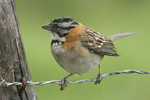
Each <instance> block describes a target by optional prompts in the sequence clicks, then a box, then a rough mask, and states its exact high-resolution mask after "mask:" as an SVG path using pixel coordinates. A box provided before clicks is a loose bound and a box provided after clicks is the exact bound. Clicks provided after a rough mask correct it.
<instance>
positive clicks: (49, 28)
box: [41, 23, 51, 30]
mask: <svg viewBox="0 0 150 100" xmlns="http://www.w3.org/2000/svg"><path fill="white" fill-rule="evenodd" d="M41 28H43V29H46V30H51V26H50V23H48V24H46V25H43V26H42V27H41Z"/></svg>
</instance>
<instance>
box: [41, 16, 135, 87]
mask: <svg viewBox="0 0 150 100" xmlns="http://www.w3.org/2000/svg"><path fill="white" fill-rule="evenodd" d="M42 28H43V29H46V30H49V31H50V35H51V38H52V41H51V52H52V55H53V57H54V58H55V60H56V62H57V63H58V64H59V65H60V66H61V67H62V68H63V69H64V70H66V71H67V72H69V73H70V74H69V75H68V76H65V77H63V78H62V79H61V81H60V84H59V85H60V86H61V88H60V90H64V89H65V86H66V87H67V78H68V77H70V76H71V75H74V74H78V75H82V74H84V73H87V72H90V71H91V70H93V69H94V68H95V67H97V66H98V68H99V73H98V76H97V78H96V81H95V84H97V83H100V82H101V80H102V74H101V69H100V62H101V60H102V59H103V58H104V56H105V55H107V56H119V55H120V54H119V53H118V52H117V51H116V50H115V49H116V48H115V46H114V41H115V40H117V39H120V38H123V37H126V36H129V35H132V34H134V33H135V32H126V33H119V34H115V35H112V36H109V37H107V36H104V35H102V34H100V33H98V32H96V31H94V30H93V29H91V28H88V27H86V26H84V25H82V24H81V23H79V22H77V21H75V20H73V19H72V18H70V17H60V18H56V19H54V20H53V21H51V22H50V23H48V24H46V25H44V26H42Z"/></svg>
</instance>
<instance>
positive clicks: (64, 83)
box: [59, 74, 72, 90]
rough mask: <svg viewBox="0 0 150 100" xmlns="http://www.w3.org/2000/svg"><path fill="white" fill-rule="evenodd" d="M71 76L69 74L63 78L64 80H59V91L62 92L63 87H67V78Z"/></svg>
mask: <svg viewBox="0 0 150 100" xmlns="http://www.w3.org/2000/svg"><path fill="white" fill-rule="evenodd" d="M71 75H72V74H69V75H68V76H66V77H64V78H62V79H61V80H60V83H59V86H61V87H60V90H64V89H65V87H67V78H68V77H69V76H71Z"/></svg>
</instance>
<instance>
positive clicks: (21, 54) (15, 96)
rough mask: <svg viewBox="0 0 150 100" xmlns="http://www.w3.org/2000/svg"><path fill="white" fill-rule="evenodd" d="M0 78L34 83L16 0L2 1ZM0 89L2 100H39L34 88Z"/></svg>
mask: <svg viewBox="0 0 150 100" xmlns="http://www.w3.org/2000/svg"><path fill="white" fill-rule="evenodd" d="M0 77H2V78H3V79H5V80H6V81H7V82H19V81H20V79H21V77H25V78H26V80H27V81H32V79H31V75H30V72H29V68H28V64H27V60H26V56H25V51H24V47H23V43H22V39H21V35H20V30H19V24H18V18H17V13H16V7H15V1H14V0H0ZM20 87H21V86H10V87H6V88H0V100H37V94H36V91H35V88H34V86H29V85H28V86H26V88H25V90H24V91H23V92H22V93H21V94H19V93H18V91H19V89H20Z"/></svg>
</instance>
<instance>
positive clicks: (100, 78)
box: [95, 73, 102, 85]
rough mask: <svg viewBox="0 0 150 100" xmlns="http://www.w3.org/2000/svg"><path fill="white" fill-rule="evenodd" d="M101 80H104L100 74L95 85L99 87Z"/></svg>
mask: <svg viewBox="0 0 150 100" xmlns="http://www.w3.org/2000/svg"><path fill="white" fill-rule="evenodd" d="M101 80H102V75H101V74H100V73H99V74H98V76H97V78H96V81H95V85H97V83H98V84H100V82H101Z"/></svg>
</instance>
